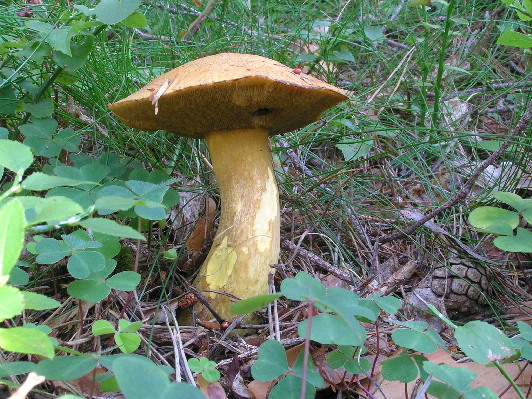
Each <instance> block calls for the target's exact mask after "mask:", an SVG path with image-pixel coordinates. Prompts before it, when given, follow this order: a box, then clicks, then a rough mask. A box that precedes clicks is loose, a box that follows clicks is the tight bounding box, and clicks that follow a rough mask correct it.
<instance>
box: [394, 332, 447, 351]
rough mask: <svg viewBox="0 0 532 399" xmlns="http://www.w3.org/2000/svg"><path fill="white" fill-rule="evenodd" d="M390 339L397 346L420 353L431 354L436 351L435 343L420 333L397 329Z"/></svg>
mask: <svg viewBox="0 0 532 399" xmlns="http://www.w3.org/2000/svg"><path fill="white" fill-rule="evenodd" d="M392 339H393V340H394V342H395V343H396V344H397V345H399V346H402V347H404V348H409V349H413V350H415V351H417V352H421V353H433V352H436V350H437V349H438V345H436V342H434V341H433V340H432V338H431V337H430V336H428V335H427V334H425V333H423V332H420V331H414V330H408V329H406V328H399V329H397V330H395V331H394V332H393V333H392Z"/></svg>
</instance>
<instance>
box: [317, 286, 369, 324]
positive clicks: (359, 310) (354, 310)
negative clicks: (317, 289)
mask: <svg viewBox="0 0 532 399" xmlns="http://www.w3.org/2000/svg"><path fill="white" fill-rule="evenodd" d="M318 304H319V305H325V306H326V307H327V308H328V309H330V310H332V311H333V312H335V313H336V314H337V315H339V316H341V317H342V318H344V319H346V320H352V319H353V317H352V316H355V317H359V316H361V317H363V318H364V319H365V320H369V321H375V320H377V317H378V316H379V313H378V312H377V313H374V312H373V311H372V310H371V309H368V308H367V307H365V306H361V305H360V299H359V298H358V296H357V295H356V294H355V293H354V292H352V291H348V290H346V289H344V288H339V287H331V288H329V289H328V290H327V293H326V295H325V296H322V297H321V298H320V299H318V300H317V301H316V305H318Z"/></svg>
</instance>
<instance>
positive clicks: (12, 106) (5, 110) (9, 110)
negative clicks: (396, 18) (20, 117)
mask: <svg viewBox="0 0 532 399" xmlns="http://www.w3.org/2000/svg"><path fill="white" fill-rule="evenodd" d="M18 104H19V100H18V98H17V96H16V94H15V90H14V89H13V86H12V85H9V84H8V85H5V86H4V87H0V114H4V115H11V114H13V113H15V111H16V110H17V107H18Z"/></svg>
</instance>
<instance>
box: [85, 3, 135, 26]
mask: <svg viewBox="0 0 532 399" xmlns="http://www.w3.org/2000/svg"><path fill="white" fill-rule="evenodd" d="M140 3H141V0H102V1H100V3H99V4H98V5H97V6H96V7H95V8H94V9H93V10H92V12H93V13H94V15H96V19H97V20H98V21H100V22H101V23H104V24H106V25H114V24H117V23H118V22H121V21H123V20H124V19H126V18H127V17H129V16H130V15H131V14H132V13H133V12H134V11H135V10H136V9H137V8H138V7H139V6H140Z"/></svg>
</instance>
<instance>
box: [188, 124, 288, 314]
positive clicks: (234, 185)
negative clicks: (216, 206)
mask: <svg viewBox="0 0 532 399" xmlns="http://www.w3.org/2000/svg"><path fill="white" fill-rule="evenodd" d="M268 137H269V136H268V132H267V131H266V130H263V129H249V130H247V129H246V130H234V131H222V132H211V133H209V134H208V135H207V137H206V141H207V146H208V148H209V152H210V155H211V162H212V165H213V168H214V175H215V177H216V181H217V182H218V186H219V189H220V195H221V203H222V204H221V207H222V211H221V216H220V223H219V226H218V231H217V233H216V237H215V238H214V242H213V245H212V247H211V250H210V252H209V254H208V256H207V259H206V260H205V262H204V264H203V265H202V266H201V268H200V270H199V274H198V276H197V277H196V280H195V281H194V286H195V287H196V288H197V289H199V290H200V291H201V292H202V293H203V294H204V295H205V297H206V298H207V300H208V301H209V303H210V304H211V305H212V307H213V308H214V310H215V311H216V312H217V313H218V314H219V315H220V316H221V317H222V318H224V319H227V320H229V319H231V318H232V317H233V316H234V315H233V314H232V313H231V312H230V310H229V308H230V307H231V305H232V304H233V303H234V302H235V300H238V299H245V298H249V297H252V296H255V295H261V294H266V293H268V275H269V274H270V273H273V272H274V269H272V268H271V267H270V265H271V264H275V263H277V262H278V259H279V247H280V237H279V234H280V233H279V219H280V216H279V194H278V189H277V183H276V180H275V173H274V170H273V164H272V156H271V153H270V144H269V139H268ZM197 316H198V317H199V318H200V319H210V318H212V315H210V313H209V312H208V311H207V309H205V308H204V307H203V306H201V305H200V306H198V307H197Z"/></svg>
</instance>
